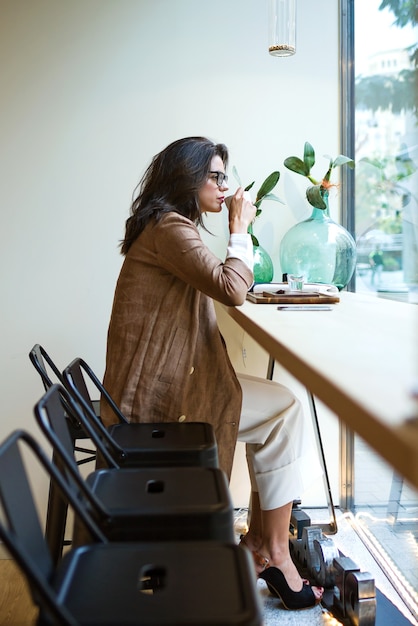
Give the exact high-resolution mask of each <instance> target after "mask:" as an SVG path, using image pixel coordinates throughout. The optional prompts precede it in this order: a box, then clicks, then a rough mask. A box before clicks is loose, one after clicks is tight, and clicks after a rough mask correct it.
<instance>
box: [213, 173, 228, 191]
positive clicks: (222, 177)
mask: <svg viewBox="0 0 418 626" xmlns="http://www.w3.org/2000/svg"><path fill="white" fill-rule="evenodd" d="M209 174H213V176H211V178H213V180H216V184H217V185H218V187H222V186H223V185H226V184H227V183H228V176H227V175H226V174H225V173H224V172H209Z"/></svg>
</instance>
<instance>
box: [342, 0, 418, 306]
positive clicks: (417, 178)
mask: <svg viewBox="0 0 418 626" xmlns="http://www.w3.org/2000/svg"><path fill="white" fill-rule="evenodd" d="M417 6H418V5H417V4H416V3H415V2H408V1H399V0H368V1H367V2H364V1H361V0H356V1H355V9H354V16H355V31H354V32H355V35H354V41H355V160H356V163H357V166H356V172H355V188H356V193H355V225H356V226H355V230H356V239H357V254H358V259H357V272H356V291H372V292H376V293H378V294H379V295H384V294H387V295H388V296H389V297H394V298H397V299H405V300H408V299H409V300H411V301H418V80H417V75H418V27H417V19H418V8H417ZM371 24H373V28H372V29H371V28H370V25H371Z"/></svg>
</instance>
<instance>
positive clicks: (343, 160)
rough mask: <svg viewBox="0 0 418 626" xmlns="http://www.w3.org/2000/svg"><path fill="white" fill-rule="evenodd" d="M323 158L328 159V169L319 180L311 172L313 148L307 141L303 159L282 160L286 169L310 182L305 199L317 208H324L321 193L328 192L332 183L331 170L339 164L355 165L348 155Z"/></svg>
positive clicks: (313, 157) (313, 163) (352, 166)
mask: <svg viewBox="0 0 418 626" xmlns="http://www.w3.org/2000/svg"><path fill="white" fill-rule="evenodd" d="M324 156H325V158H327V159H329V166H328V170H327V172H326V174H325V176H324V178H323V179H322V180H321V181H319V180H316V179H315V178H314V177H313V176H312V174H311V169H312V168H313V166H314V165H315V150H314V149H313V147H312V146H311V144H310V143H309V142H307V141H306V142H305V147H304V151H303V160H302V159H300V158H299V157H295V156H291V157H288V158H287V159H285V160H284V165H285V167H287V169H289V170H291V171H292V172H296V174H301V175H302V176H305V177H306V178H307V179H308V180H309V181H310V182H311V183H312V186H311V187H308V189H307V190H306V199H307V200H308V202H309V203H310V204H311V205H312V206H314V207H316V208H317V209H326V208H327V205H326V203H325V201H324V198H323V194H324V193H328V191H329V189H330V187H333V186H334V185H333V184H332V183H331V173H332V170H333V169H335V168H336V167H338V166H340V165H348V167H350V168H354V167H355V163H354V161H353V160H352V159H350V158H349V157H346V156H344V155H343V154H340V155H339V156H337V158H336V159H333V158H332V157H330V156H328V155H324Z"/></svg>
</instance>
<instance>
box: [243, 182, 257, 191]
mask: <svg viewBox="0 0 418 626" xmlns="http://www.w3.org/2000/svg"><path fill="white" fill-rule="evenodd" d="M254 183H255V180H253V182H252V183H250V184H249V185H247V186H246V187H245V189H244V191H250V189H251V187H252V186H253V185H254ZM240 187H242V185H241V183H240Z"/></svg>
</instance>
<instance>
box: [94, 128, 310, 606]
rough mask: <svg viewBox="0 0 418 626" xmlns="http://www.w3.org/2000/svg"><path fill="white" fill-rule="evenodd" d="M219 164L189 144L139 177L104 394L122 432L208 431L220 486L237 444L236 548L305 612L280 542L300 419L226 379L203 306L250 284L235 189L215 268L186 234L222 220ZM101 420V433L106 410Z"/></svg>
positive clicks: (265, 388) (241, 380)
mask: <svg viewBox="0 0 418 626" xmlns="http://www.w3.org/2000/svg"><path fill="white" fill-rule="evenodd" d="M227 161H228V153H227V149H226V147H225V146H224V145H223V144H214V143H213V142H212V141H209V140H208V139H206V138H203V137H188V138H185V139H180V140H178V141H175V142H173V143H172V144H170V145H169V146H167V148H165V149H164V150H162V152H160V153H159V154H157V155H156V156H155V157H154V158H153V160H152V162H151V164H150V165H149V167H148V169H147V170H146V172H145V174H144V176H143V178H142V180H141V183H140V185H139V192H138V195H137V196H136V198H135V199H134V201H133V204H132V207H131V215H130V217H129V218H128V220H127V222H126V232H125V238H124V240H123V242H122V246H121V252H122V254H123V255H124V256H125V260H124V264H123V267H122V269H121V272H120V275H119V279H118V283H117V286H116V291H115V297H114V303H113V309H112V315H111V320H110V325H109V332H108V343H107V357H106V372H105V376H104V385H105V387H106V388H107V389H108V391H109V392H110V394H111V395H112V396H113V398H114V399H115V401H116V403H117V404H118V405H119V406H120V407H121V409H122V411H123V412H124V414H125V415H126V416H127V417H128V419H129V420H131V421H133V422H135V421H148V422H152V421H180V422H181V421H185V420H193V421H208V422H210V423H211V424H212V425H213V427H214V430H215V434H216V438H217V442H218V447H219V463H220V466H221V467H222V468H223V469H224V471H225V472H226V473H227V475H228V476H229V475H230V472H231V467H232V460H233V455H234V449H235V444H236V441H237V439H239V440H240V441H245V442H246V443H247V457H248V466H249V472H250V477H251V485H252V514H251V523H250V528H249V531H248V533H247V535H246V536H245V538H243V540H242V542H243V543H244V544H245V545H246V546H247V547H248V548H249V549H250V550H251V551H252V552H253V556H254V563H255V567H256V571H257V574H258V575H259V576H262V577H263V578H265V580H266V581H267V583H268V585H269V587H270V589H271V591H272V592H273V593H276V594H277V595H278V596H279V597H281V598H282V600H283V602H284V603H285V605H286V606H287V607H288V608H306V607H307V606H313V605H314V604H315V603H316V602H318V601H319V600H320V598H321V596H322V589H321V588H317V587H311V586H310V585H309V584H308V583H307V582H306V581H302V579H301V578H300V576H299V573H298V571H297V569H296V567H295V566H294V564H293V562H292V560H291V557H290V553H289V540H288V535H289V523H290V515H291V509H292V502H293V500H294V498H296V497H298V496H299V494H300V493H301V492H302V491H303V490H304V489H305V487H306V483H305V480H304V477H305V476H309V475H312V469H311V466H309V467H308V465H307V459H308V453H307V450H306V449H305V448H306V443H305V438H304V436H303V426H302V419H303V417H302V411H301V408H300V406H299V403H298V401H297V400H296V398H294V397H293V395H292V394H291V393H290V392H289V391H288V390H287V389H286V388H285V387H283V386H281V385H279V384H277V383H274V382H271V381H264V380H262V379H257V378H254V377H250V376H242V375H239V376H237V375H236V374H235V371H234V369H233V367H232V364H231V363H230V361H229V358H228V355H227V352H226V349H225V345H224V341H223V339H222V337H221V335H220V333H219V329H218V326H217V322H216V315H215V310H214V305H213V299H215V300H218V301H219V302H222V303H224V304H226V305H229V306H235V305H239V304H242V303H243V302H244V300H245V296H246V293H247V291H248V289H249V288H250V287H251V285H252V282H253V273H252V267H253V252H252V243H251V238H250V236H249V235H248V233H247V230H248V225H249V224H250V223H251V221H252V220H253V219H254V217H255V212H256V209H255V207H254V206H253V204H252V203H251V201H250V200H248V199H247V198H246V197H245V195H244V190H243V189H242V188H239V189H238V190H237V191H236V193H235V194H234V196H233V198H232V201H231V202H230V205H229V209H228V211H229V230H230V239H229V244H228V249H227V254H226V259H225V261H224V262H222V261H220V260H219V259H218V258H217V257H216V256H215V255H213V254H212V253H211V251H210V250H209V249H208V248H207V247H206V246H205V245H204V243H203V241H202V239H201V237H200V235H199V231H198V228H197V227H198V226H201V227H204V224H203V219H202V215H203V214H204V213H219V212H220V211H221V210H222V205H223V203H224V200H225V192H226V191H227V190H228V186H227V176H226V175H225V169H226V166H227ZM101 414H102V417H103V420H104V422H105V423H107V424H109V423H110V421H111V419H112V417H111V416H110V415H109V414H108V413H107V410H106V406H103V407H102V413H101Z"/></svg>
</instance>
